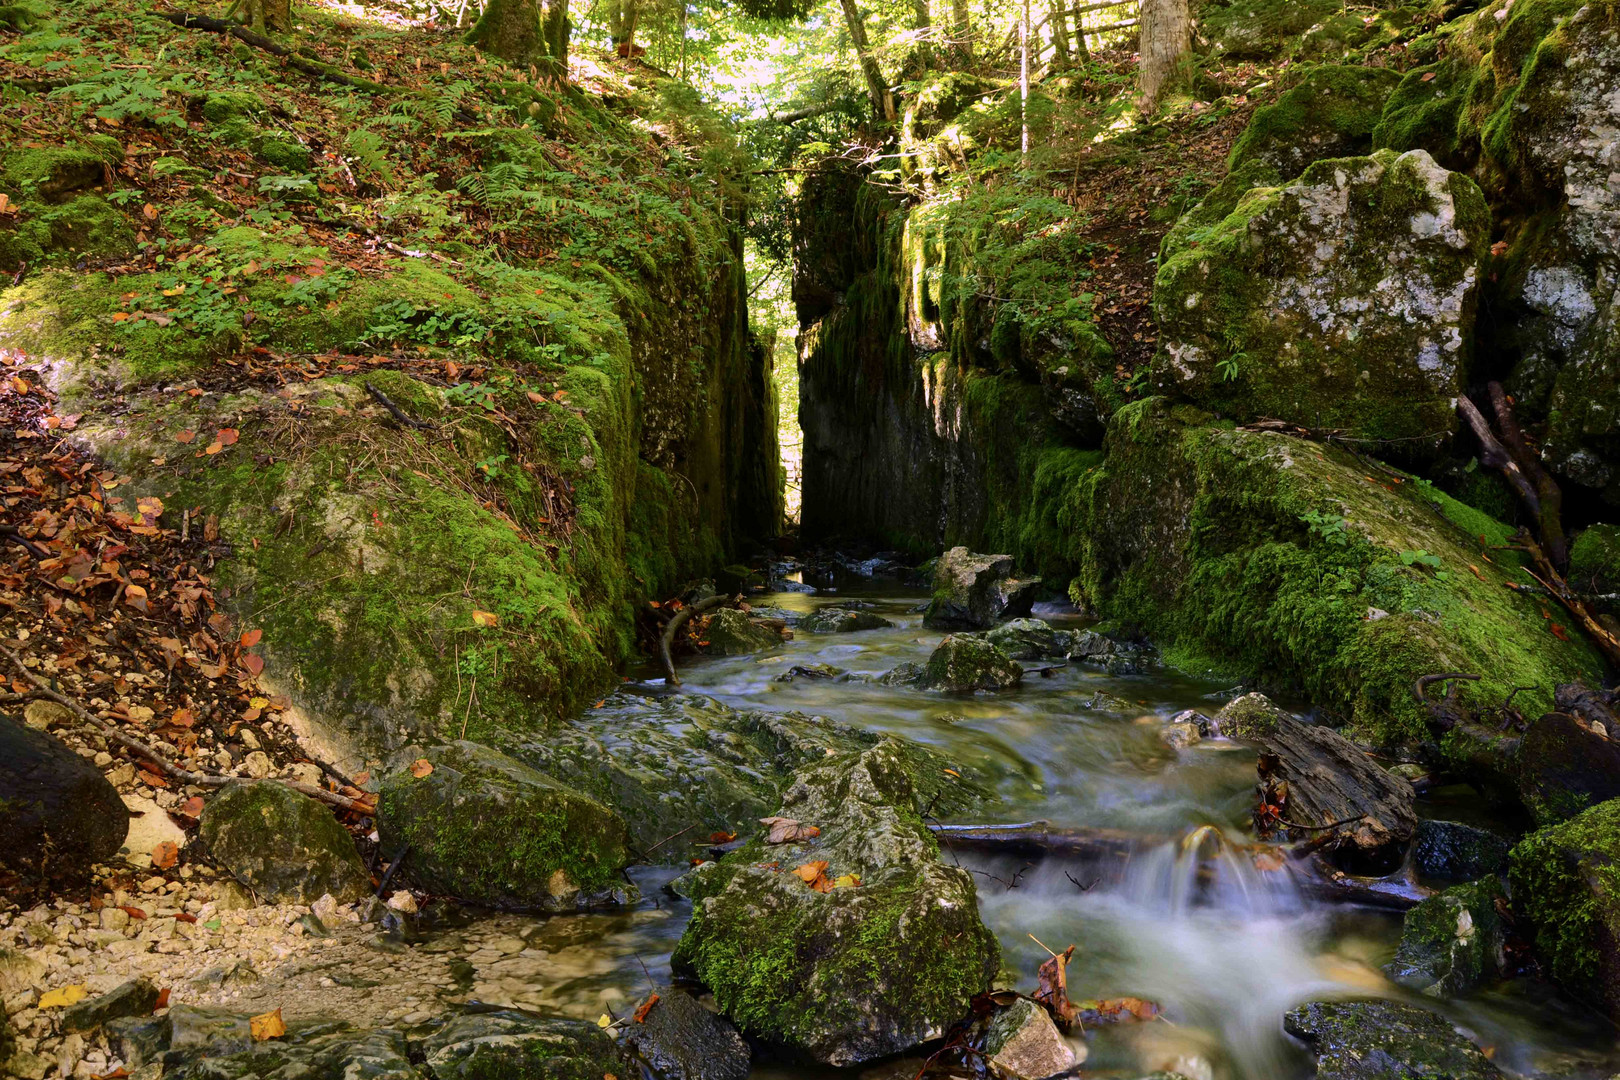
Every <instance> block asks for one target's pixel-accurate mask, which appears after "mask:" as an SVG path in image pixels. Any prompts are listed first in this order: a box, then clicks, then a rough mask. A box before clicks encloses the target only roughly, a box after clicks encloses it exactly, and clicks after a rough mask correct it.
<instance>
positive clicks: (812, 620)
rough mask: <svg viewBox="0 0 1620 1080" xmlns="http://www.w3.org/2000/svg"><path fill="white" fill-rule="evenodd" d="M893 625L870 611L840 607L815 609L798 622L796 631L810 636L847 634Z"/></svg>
mask: <svg viewBox="0 0 1620 1080" xmlns="http://www.w3.org/2000/svg"><path fill="white" fill-rule="evenodd" d="M893 625H894V623H892V622H890V621H889V620H888V619H885V618H884V617H883V616H881V615H878V614H876V613H875V612H871V611H861V610H858V609H856V610H852V609H850V608H842V607H836V606H834V607H824V608H817V609H816V610H815V611H814V612H812V613H811V614H809V615H806V616H805V617H804V618H802V619H800V620H799V623H798V629H800V630H803V631H805V632H806V633H811V634H849V633H854V632H855V631H858V630H882V629H885V628H887V627H892V626H893Z"/></svg>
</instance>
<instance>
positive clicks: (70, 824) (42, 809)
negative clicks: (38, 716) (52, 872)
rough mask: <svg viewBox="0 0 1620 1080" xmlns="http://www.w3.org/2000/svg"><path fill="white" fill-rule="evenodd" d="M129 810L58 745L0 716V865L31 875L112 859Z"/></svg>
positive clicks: (49, 737)
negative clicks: (45, 866) (52, 867)
mask: <svg viewBox="0 0 1620 1080" xmlns="http://www.w3.org/2000/svg"><path fill="white" fill-rule="evenodd" d="M128 832H129V811H128V810H127V809H126V808H125V807H124V803H123V800H122V799H120V798H119V797H118V791H117V789H115V788H114V787H113V786H112V785H111V784H109V783H108V782H107V779H106V777H104V776H102V775H101V771H100V770H99V769H97V768H96V767H95V766H94V765H91V764H90V763H89V762H88V761H86V760H84V759H83V758H81V757H80V756H79V755H78V754H76V753H74V752H73V751H72V750H71V749H69V748H68V747H67V746H66V745H65V744H64V743H63V742H62V741H61V740H60V739H58V738H56V737H55V736H54V735H50V734H47V733H46V732H43V731H35V730H34V729H33V728H30V727H27V726H25V725H23V724H19V723H17V722H16V721H14V720H12V719H10V718H9V717H4V716H0V865H10V866H14V867H16V868H17V869H18V870H26V871H29V872H32V873H34V874H38V873H39V871H40V869H41V865H42V864H41V859H42V858H43V857H46V856H47V852H48V863H49V864H54V865H55V866H58V867H60V866H64V865H78V866H81V867H83V868H84V869H86V870H88V868H89V866H90V864H92V863H97V862H102V861H105V860H107V859H110V858H112V856H114V855H115V854H117V853H118V849H119V848H120V847H122V846H123V843H124V836H125V834H126V833H128Z"/></svg>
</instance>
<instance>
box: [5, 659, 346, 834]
mask: <svg viewBox="0 0 1620 1080" xmlns="http://www.w3.org/2000/svg"><path fill="white" fill-rule="evenodd" d="M0 652H3V653H5V654H6V659H8V660H10V661H11V664H12V666H13V667H15V668H16V669H17V670H18V671H19V672H21V674H22V677H23V678H25V679H27V680H28V681H29V682H30V683H32V684H33V685H34V687H35V689H37V690H38V691H39V693H40V696H42V697H46V698H49V699H50V700H52V701H54V702H56V703H57V704H58V705H61V706H62V707H63V708H65V709H67V710H68V711H69V712H71V713H72V714H73V715H74V716H77V717H78V718H79V719H80V720H82V721H84V722H85V723H86V724H89V725H90V726H91V727H93V728H95V729H96V730H97V731H100V732H101V733H102V734H103V735H105V736H106V737H107V738H108V739H110V740H112V741H113V742H115V743H117V744H118V745H120V746H122V747H124V748H125V749H126V750H129V751H131V752H133V753H135V754H138V755H140V756H141V757H143V758H145V759H146V760H148V761H150V762H151V763H152V764H153V765H155V766H157V768H158V769H159V770H160V771H162V772H163V773H165V774H167V775H169V776H172V777H174V778H175V779H176V780H180V781H182V782H183V783H187V784H196V785H197V786H198V787H224V786H225V785H226V784H231V783H237V782H239V781H240V780H241V777H239V776H223V775H220V774H219V773H204V772H193V771H191V770H190V769H185V768H182V767H181V766H179V765H176V764H175V763H174V762H173V761H171V760H169V758H168V757H166V756H165V755H164V754H162V753H160V752H159V751H158V749H157V748H156V747H155V746H152V745H151V744H149V743H146V742H143V741H141V740H140V739H137V738H135V736H133V735H130V734H127V733H125V732H123V731H120V730H119V729H118V728H117V727H116V726H114V725H113V724H110V723H108V722H107V721H106V720H103V719H102V718H101V717H99V716H97V715H95V714H94V713H92V712H91V711H90V710H89V709H86V708H85V707H84V706H83V705H80V704H79V703H78V702H77V701H74V700H73V699H72V698H70V697H67V696H65V695H63V694H59V693H57V692H56V691H55V690H53V689H51V687H50V684H49V683H47V682H46V681H45V680H44V679H41V678H40V677H39V676H38V675H35V674H34V673H33V672H32V671H30V670H29V669H28V666H27V665H26V664H24V663H23V662H22V658H21V657H19V656H18V655H17V654H16V653H14V652H12V651H11V650H10V649H8V648H6V647H5V646H4V645H0ZM270 779H271V780H272V782H274V783H277V784H283V785H285V786H287V787H290V788H292V789H293V790H294V791H297V792H299V793H301V794H304V795H308V796H309V797H310V798H312V799H319V800H320V801H321V802H325V803H330V804H331V805H333V806H338V807H342V808H343V809H345V810H353V811H354V812H355V813H358V814H374V813H376V808H375V807H374V806H372V805H371V804H370V803H366V802H362V801H360V800H359V799H351V798H349V797H348V796H347V795H339V794H338V793H337V792H335V791H327V790H326V789H324V788H319V787H316V786H315V785H314V784H305V783H302V782H300V781H298V780H285V779H282V778H280V777H271V778H270Z"/></svg>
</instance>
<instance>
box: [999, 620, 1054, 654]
mask: <svg viewBox="0 0 1620 1080" xmlns="http://www.w3.org/2000/svg"><path fill="white" fill-rule="evenodd" d="M984 639H985V640H986V641H988V642H989V643H990V644H992V645H994V646H995V647H996V648H998V649H1000V650H1001V651H1002V652H1004V653H1006V654H1007V655H1008V656H1010V657H1012V658H1013V659H1014V660H1043V659H1048V658H1054V659H1055V658H1061V657H1064V656H1066V655H1068V652H1069V647H1070V644H1071V643H1072V641H1073V639H1074V635H1073V634H1070V633H1069V632H1068V631H1066V630H1057V629H1054V628H1053V626H1052V625H1051V624H1050V623H1048V622H1046V621H1045V620H1044V619H1012V620H1009V621H1008V622H1004V623H1002V624H1001V625H1000V626H996V627H992V628H991V629H990V630H989V631H987V632H986V633H985V635H984Z"/></svg>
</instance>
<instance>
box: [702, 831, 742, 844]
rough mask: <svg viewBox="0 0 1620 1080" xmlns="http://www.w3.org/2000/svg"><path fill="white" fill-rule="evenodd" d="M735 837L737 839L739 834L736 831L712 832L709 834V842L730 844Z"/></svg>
mask: <svg viewBox="0 0 1620 1080" xmlns="http://www.w3.org/2000/svg"><path fill="white" fill-rule="evenodd" d="M735 839H737V834H736V833H734V832H712V833H710V834H709V843H711V844H729V843H731V842H732V841H733V840H735Z"/></svg>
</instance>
